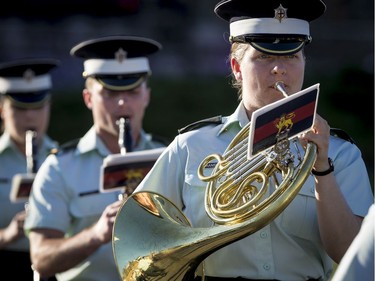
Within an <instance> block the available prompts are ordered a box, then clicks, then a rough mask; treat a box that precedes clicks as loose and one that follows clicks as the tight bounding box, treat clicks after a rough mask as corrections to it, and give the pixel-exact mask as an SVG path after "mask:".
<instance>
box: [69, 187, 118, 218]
mask: <svg viewBox="0 0 375 281" xmlns="http://www.w3.org/2000/svg"><path fill="white" fill-rule="evenodd" d="M116 200H117V197H116V195H115V194H114V193H112V192H111V193H95V194H88V195H83V196H79V197H75V198H73V199H72V200H71V204H70V212H71V213H72V215H73V216H74V217H76V218H87V217H91V216H94V217H99V216H100V215H101V214H102V212H103V211H104V209H105V208H106V207H107V206H108V205H109V204H112V203H113V202H115V201H116Z"/></svg>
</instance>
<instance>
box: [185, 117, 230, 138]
mask: <svg viewBox="0 0 375 281" xmlns="http://www.w3.org/2000/svg"><path fill="white" fill-rule="evenodd" d="M222 123H223V118H222V116H221V115H218V116H215V117H211V118H206V119H203V120H200V121H197V122H194V123H191V124H189V125H187V126H185V127H183V128H181V129H178V133H179V134H183V133H186V132H189V131H192V130H196V129H199V128H202V127H204V126H208V125H219V124H222Z"/></svg>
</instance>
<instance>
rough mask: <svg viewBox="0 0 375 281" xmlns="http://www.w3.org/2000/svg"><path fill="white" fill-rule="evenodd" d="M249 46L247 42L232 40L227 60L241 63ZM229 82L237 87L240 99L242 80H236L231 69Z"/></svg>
mask: <svg viewBox="0 0 375 281" xmlns="http://www.w3.org/2000/svg"><path fill="white" fill-rule="evenodd" d="M249 46H250V45H249V44H244V43H238V42H234V43H233V44H232V46H231V49H230V54H229V58H228V59H229V61H231V59H235V60H236V61H237V62H238V63H241V62H242V60H243V58H244V56H245V53H246V51H247V50H248V48H249ZM231 84H232V87H233V88H234V89H237V94H238V100H241V99H242V81H238V80H237V79H236V78H235V77H234V74H233V71H232V73H231Z"/></svg>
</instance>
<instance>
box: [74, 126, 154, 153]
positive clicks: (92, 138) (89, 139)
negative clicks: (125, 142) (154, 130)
mask: <svg viewBox="0 0 375 281" xmlns="http://www.w3.org/2000/svg"><path fill="white" fill-rule="evenodd" d="M150 140H151V136H150V135H149V134H146V133H145V132H144V131H143V130H141V133H140V138H139V143H138V145H137V146H136V147H134V150H135V151H137V150H143V149H145V148H146V144H147V143H148V142H149V141H150ZM77 148H78V152H77V153H80V154H83V153H87V152H89V151H92V150H95V149H96V150H98V152H99V154H100V155H102V156H108V155H109V154H111V152H110V151H109V149H108V148H107V147H106V146H105V144H104V143H103V141H102V140H101V139H100V138H99V136H98V135H97V134H96V131H95V128H94V127H91V128H90V130H89V131H88V132H87V133H86V134H85V135H84V136H83V137H82V138H81V140H80V141H79V143H78V146H77Z"/></svg>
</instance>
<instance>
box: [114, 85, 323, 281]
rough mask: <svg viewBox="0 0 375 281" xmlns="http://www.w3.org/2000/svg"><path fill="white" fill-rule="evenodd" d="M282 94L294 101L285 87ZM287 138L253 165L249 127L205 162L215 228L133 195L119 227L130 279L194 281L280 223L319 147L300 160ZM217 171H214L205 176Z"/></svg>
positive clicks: (121, 260) (117, 249)
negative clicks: (205, 266)
mask: <svg viewBox="0 0 375 281" xmlns="http://www.w3.org/2000/svg"><path fill="white" fill-rule="evenodd" d="M275 88H276V89H278V90H279V91H280V92H282V93H283V95H287V93H286V91H285V89H284V86H283V83H282V82H278V83H276V84H275ZM287 133H288V132H287V129H286V130H284V131H283V130H282V131H281V133H280V134H279V135H278V136H277V142H276V144H275V145H274V146H273V147H271V148H270V149H268V150H266V151H265V152H263V153H259V154H257V155H256V156H255V157H252V158H251V159H248V158H247V147H248V135H249V126H248V125H247V126H245V127H244V128H243V129H242V130H241V131H240V132H239V133H238V134H237V135H236V137H235V138H234V139H233V140H232V141H231V143H230V144H229V146H228V147H227V148H226V150H225V152H224V153H223V155H219V154H213V155H209V156H208V157H206V158H205V159H204V160H203V161H202V163H201V164H200V166H199V168H198V176H199V178H200V179H201V180H203V181H205V182H207V188H206V194H205V209H206V212H207V214H208V216H209V217H210V218H211V219H212V220H213V222H215V225H214V226H213V227H207V228H196V227H192V226H191V225H190V223H189V220H188V219H187V218H186V217H185V215H184V214H183V213H182V212H181V211H180V210H179V209H178V208H177V207H176V206H175V205H174V204H173V202H171V201H170V200H169V199H167V198H165V197H163V196H162V195H160V194H158V193H154V192H147V191H139V192H136V193H133V194H132V195H131V196H130V197H129V198H128V199H127V201H126V202H124V203H123V205H122V206H121V208H120V210H119V212H118V214H117V216H116V219H115V223H114V228H113V239H112V246H113V254H114V258H115V262H116V266H117V269H118V271H119V274H120V276H121V278H122V280H124V281H125V280H177V281H187V280H193V279H194V277H195V276H196V271H197V268H198V267H199V265H200V264H201V262H202V261H203V260H204V259H205V258H206V257H207V256H209V255H210V254H212V253H214V252H215V251H217V250H218V249H220V248H222V247H224V246H226V245H229V244H231V243H233V242H235V241H238V240H239V239H242V238H244V237H246V236H248V235H251V234H252V233H254V232H256V231H258V230H259V229H261V228H263V227H264V226H266V225H267V224H269V223H270V222H272V221H273V220H274V219H275V218H276V217H277V216H278V215H279V214H280V213H281V212H282V211H283V210H284V209H285V208H286V207H287V206H288V205H289V204H290V202H291V201H292V200H293V199H294V198H295V196H296V195H297V194H298V192H299V190H300V189H301V187H302V185H303V184H304V183H305V181H306V179H307V178H308V176H309V175H310V172H311V169H312V166H313V164H314V162H315V158H316V145H315V144H313V143H308V145H307V147H306V149H305V152H304V156H303V157H302V156H298V157H297V158H298V159H294V154H293V153H292V152H291V151H290V143H291V142H295V141H297V140H296V138H294V139H288V138H287ZM297 154H298V155H299V154H300V152H298V153H297ZM301 155H302V154H301ZM295 162H296V164H295ZM209 164H210V165H214V169H213V172H212V173H211V174H210V175H205V174H204V167H206V166H207V165H209ZM270 182H273V185H270ZM271 186H274V190H271Z"/></svg>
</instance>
